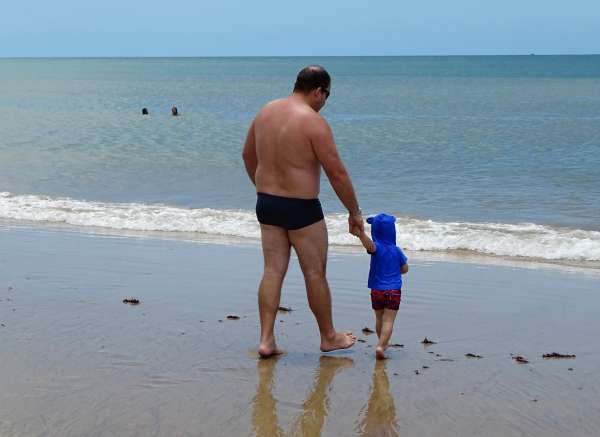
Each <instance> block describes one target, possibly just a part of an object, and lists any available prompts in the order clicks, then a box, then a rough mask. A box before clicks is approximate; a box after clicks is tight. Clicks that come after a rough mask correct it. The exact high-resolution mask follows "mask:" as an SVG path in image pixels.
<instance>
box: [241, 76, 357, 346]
mask: <svg viewBox="0 0 600 437" xmlns="http://www.w3.org/2000/svg"><path fill="white" fill-rule="evenodd" d="M330 90H331V78H330V76H329V74H328V73H327V71H325V69H324V68H323V67H320V66H317V65H312V66H308V67H306V68H304V69H303V70H302V71H300V73H298V77H297V79H296V84H295V86H294V91H293V93H292V95H291V96H289V97H286V98H283V99H278V100H274V101H272V102H269V103H268V104H267V105H265V106H264V107H263V108H262V109H261V111H260V112H259V113H258V115H257V116H256V118H255V119H254V121H253V122H252V124H251V125H250V128H249V129H248V135H247V137H246V143H245V145H244V151H243V154H242V156H243V158H244V164H245V166H246V170H247V172H248V176H249V177H250V179H251V180H252V183H254V185H255V186H256V191H257V202H256V215H257V218H258V221H259V222H260V230H261V239H262V248H263V255H264V273H263V277H262V280H261V282H260V286H259V290H258V308H259V313H260V345H259V347H258V353H259V354H260V355H261V356H263V357H268V356H271V355H276V354H279V353H281V350H280V349H279V348H278V347H277V344H276V342H275V335H274V332H273V329H274V325H275V318H276V315H277V309H278V307H279V300H280V298H281V285H282V283H283V279H284V277H285V274H286V271H287V268H288V263H289V259H290V248H291V246H293V247H294V250H295V251H296V254H297V255H298V260H299V262H300V267H301V269H302V273H303V275H304V281H305V283H306V293H307V296H308V303H309V306H310V309H311V310H312V312H313V314H314V315H315V318H316V319H317V324H318V325H319V332H320V334H321V350H322V351H324V352H327V351H332V350H336V349H345V348H348V347H351V346H352V345H353V344H354V343H355V342H356V337H355V336H354V335H352V333H351V332H338V331H336V330H335V329H334V327H333V320H332V313H331V294H330V291H329V285H328V283H327V279H326V277H325V271H326V265H327V247H328V241H327V227H326V226H325V221H324V219H323V211H322V209H321V204H320V202H319V199H318V195H319V189H320V187H319V185H320V172H321V167H322V168H323V169H324V170H325V173H326V174H327V177H328V178H329V181H330V182H331V185H332V186H333V188H334V190H335V192H336V194H337V195H338V197H339V199H340V200H341V201H342V203H343V204H344V206H345V207H346V209H347V210H348V212H349V217H348V226H349V230H353V229H358V230H363V229H364V224H363V218H362V215H361V210H360V208H359V207H358V201H357V200H356V195H355V194H354V188H353V186H352V182H351V180H350V177H349V175H348V172H347V171H346V168H345V167H344V164H343V162H342V160H341V158H340V156H339V155H338V151H337V148H336V145H335V142H334V140H333V134H332V132H331V128H330V127H329V124H327V122H326V121H325V119H324V118H323V117H321V116H320V115H319V110H320V109H321V108H322V107H323V106H324V105H325V101H326V100H327V98H328V97H329V94H330Z"/></svg>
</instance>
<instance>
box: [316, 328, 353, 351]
mask: <svg viewBox="0 0 600 437" xmlns="http://www.w3.org/2000/svg"><path fill="white" fill-rule="evenodd" d="M354 343H356V336H354V335H352V333H351V332H336V333H335V334H334V335H333V336H332V337H331V338H325V337H321V351H322V352H331V351H334V350H338V349H348V348H349V347H352V346H354Z"/></svg>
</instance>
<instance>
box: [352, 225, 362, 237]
mask: <svg viewBox="0 0 600 437" xmlns="http://www.w3.org/2000/svg"><path fill="white" fill-rule="evenodd" d="M350 233H351V234H352V235H354V236H355V237H360V234H361V231H360V228H359V227H358V226H354V227H352V229H351V230H350Z"/></svg>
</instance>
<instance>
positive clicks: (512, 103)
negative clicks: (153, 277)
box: [0, 56, 600, 263]
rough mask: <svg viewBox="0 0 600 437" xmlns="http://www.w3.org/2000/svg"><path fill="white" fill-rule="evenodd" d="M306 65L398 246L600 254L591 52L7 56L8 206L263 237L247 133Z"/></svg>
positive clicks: (557, 257) (14, 214)
mask: <svg viewBox="0 0 600 437" xmlns="http://www.w3.org/2000/svg"><path fill="white" fill-rule="evenodd" d="M313 61H316V62H320V63H322V64H323V65H325V66H326V67H327V68H328V69H329V70H330V71H331V73H332V76H333V94H332V97H331V98H330V99H329V101H328V104H327V106H326V107H325V109H324V111H323V114H324V116H325V117H326V118H327V119H328V120H329V121H330V123H331V125H332V127H333V130H334V132H335V135H336V138H337V142H338V144H339V147H340V152H341V154H342V156H343V158H344V160H345V162H346V164H347V166H348V168H349V170H350V173H351V175H352V177H353V180H354V183H355V186H356V189H357V192H358V195H359V199H360V202H361V204H362V208H363V210H364V211H365V212H366V213H369V214H370V213H377V212H380V211H386V212H388V213H394V214H396V215H398V216H399V217H400V219H401V220H400V224H399V227H400V228H402V229H404V231H405V232H404V233H403V234H402V235H401V238H402V241H400V242H399V243H400V244H401V245H402V246H403V247H405V248H409V249H412V250H427V251H434V252H441V251H448V250H450V251H456V250H463V251H464V250H468V251H471V252H473V253H478V254H491V255H494V256H512V257H526V258H533V259H543V260H547V261H553V262H554V261H558V262H564V263H572V262H580V261H584V262H585V261H598V260H600V233H599V231H600V222H599V221H598V220H599V217H600V179H599V177H598V168H600V161H599V159H600V153H598V152H599V148H600V128H599V126H600V123H599V121H600V97H599V96H600V56H490V57H485V56H483V57H482V56H473V57H460V56H458V57H380V58H369V57H366V58H363V57H356V58H318V59H311V60H309V59H307V58H175V59H1V60H0V96H1V97H0V219H3V220H7V219H8V220H16V221H18V222H20V223H23V222H25V221H31V220H33V221H36V222H38V223H51V224H57V223H70V224H72V225H74V226H77V227H79V228H83V229H88V230H90V229H91V228H92V227H106V228H109V229H113V230H116V231H131V230H142V231H157V230H160V231H166V232H171V233H174V234H176V233H185V232H193V233H202V234H205V235H209V236H213V237H219V236H220V235H225V236H230V237H232V236H233V237H240V236H241V237H244V238H255V237H256V234H257V227H256V224H255V220H254V216H253V211H252V210H253V206H254V200H255V196H254V193H253V190H252V186H251V185H250V183H249V182H248V179H247V176H246V174H245V171H244V167H243V165H242V163H241V159H240V149H241V146H242V143H243V140H244V136H245V132H246V129H247V127H248V124H249V122H250V120H251V119H252V117H253V116H254V114H255V113H256V111H257V110H258V109H259V108H260V107H261V106H262V105H263V104H264V103H265V102H266V101H268V100H269V99H272V98H275V97H280V96H284V95H287V94H288V93H289V92H290V88H291V86H292V82H293V79H294V77H295V75H296V73H297V71H298V70H299V69H300V68H301V67H303V66H304V65H305V64H306V63H307V62H313ZM172 105H177V106H178V107H179V109H180V112H181V113H182V116H181V117H177V118H174V117H171V116H170V115H169V114H170V108H171V106H172ZM142 107H148V108H149V109H150V116H148V117H142V116H141V115H140V114H141V108H142ZM47 196H48V197H47ZM322 200H323V204H324V206H325V210H326V212H327V213H328V214H329V215H328V217H329V218H330V221H335V219H336V218H339V217H337V216H336V215H335V213H337V212H340V211H341V210H342V207H341V205H340V203H339V201H338V200H337V199H336V198H335V196H334V195H333V193H332V190H331V188H330V187H329V185H328V184H327V182H326V181H323V193H322ZM338 221H340V220H338ZM343 221H344V220H343V219H342V220H341V222H343ZM333 231H334V232H333V234H337V235H334V237H335V242H336V244H351V243H356V240H353V239H352V238H351V237H350V236H348V235H347V234H345V233H344V232H343V226H342V227H339V226H338V227H335V226H334V227H333ZM174 238H178V237H174Z"/></svg>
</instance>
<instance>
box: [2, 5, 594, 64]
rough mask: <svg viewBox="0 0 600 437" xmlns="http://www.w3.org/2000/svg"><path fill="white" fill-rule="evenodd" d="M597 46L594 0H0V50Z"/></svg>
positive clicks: (383, 50)
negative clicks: (0, 3) (207, 0)
mask: <svg viewBox="0 0 600 437" xmlns="http://www.w3.org/2000/svg"><path fill="white" fill-rule="evenodd" d="M531 52H534V53H537V54H550V53H600V0H568V1H567V0H495V1H487V0H412V1H408V0H370V1H369V0H321V1H313V0H294V1H288V0H254V1H252V0H215V1H210V2H206V1H202V0H179V1H177V0H176V1H168V0H159V1H156V0H143V1H142V0H95V1H89V0H53V1H47V0H35V1H34V0H2V5H1V8H0V56H233V55H241V56H255V55H259V56H260V55H267V56H268V55H290V56H291V55H306V56H315V55H429V54H528V53H531Z"/></svg>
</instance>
